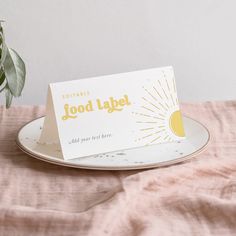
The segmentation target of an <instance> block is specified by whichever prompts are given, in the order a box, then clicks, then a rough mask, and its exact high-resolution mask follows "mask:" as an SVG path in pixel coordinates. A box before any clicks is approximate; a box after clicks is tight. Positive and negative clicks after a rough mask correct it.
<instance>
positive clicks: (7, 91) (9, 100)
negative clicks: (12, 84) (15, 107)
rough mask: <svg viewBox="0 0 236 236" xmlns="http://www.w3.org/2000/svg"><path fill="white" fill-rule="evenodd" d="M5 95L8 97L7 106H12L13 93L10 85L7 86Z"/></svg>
mask: <svg viewBox="0 0 236 236" xmlns="http://www.w3.org/2000/svg"><path fill="white" fill-rule="evenodd" d="M5 97H6V108H9V107H10V106H11V102H12V97H13V95H12V93H11V90H10V89H9V87H8V86H6V87H5Z"/></svg>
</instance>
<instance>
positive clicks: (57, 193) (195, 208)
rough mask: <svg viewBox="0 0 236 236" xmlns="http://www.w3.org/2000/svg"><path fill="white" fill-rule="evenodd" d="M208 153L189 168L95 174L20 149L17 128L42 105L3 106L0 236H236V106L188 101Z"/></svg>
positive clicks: (182, 165)
mask: <svg viewBox="0 0 236 236" xmlns="http://www.w3.org/2000/svg"><path fill="white" fill-rule="evenodd" d="M182 110H183V113H184V114H185V115H188V116H190V117H192V118H195V119H197V120H199V121H201V122H202V123H203V124H205V125H206V126H207V127H208V128H209V130H210V133H211V141H210V143H209V146H208V148H207V149H206V150H205V151H204V152H202V153H201V154H199V155H198V156H196V157H195V158H193V159H191V160H190V161H187V162H185V163H180V164H176V165H172V166H169V167H164V168H156V169H149V170H142V171H138V170H135V171H92V170H80V169H73V168H67V167H61V166H56V165H52V164H49V163H44V162H41V161H39V160H36V159H34V158H32V157H29V156H27V155H26V154H24V153H23V152H21V151H20V150H19V149H18V148H17V146H16V144H15V139H16V134H17V130H18V129H19V128H20V127H21V126H22V125H23V124H25V123H26V122H28V121H30V120H32V119H34V118H36V117H39V116H42V115H44V112H45V109H44V107H42V106H15V107H12V108H11V109H10V110H5V109H4V108H3V107H1V108H0V236H5V235H10V236H14V235H19V236H21V235H22V236H23V235H24V236H25V235H34V236H37V235H40V236H42V235H56V236H59V235H81V236H83V235H91V236H100V235H112V236H118V235H124V236H129V235H131V236H138V235H141V236H152V235H153V236H159V235H160V236H170V235H171V236H183V235H185V236H188V235H196V236H203V235H214V236H216V235H222V236H227V235H236V101H225V102H204V103H184V104H182Z"/></svg>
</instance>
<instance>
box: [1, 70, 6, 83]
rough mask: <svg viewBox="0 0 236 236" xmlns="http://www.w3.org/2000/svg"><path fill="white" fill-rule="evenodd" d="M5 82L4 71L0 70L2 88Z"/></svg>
mask: <svg viewBox="0 0 236 236" xmlns="http://www.w3.org/2000/svg"><path fill="white" fill-rule="evenodd" d="M4 80H5V74H4V72H3V70H0V86H1V85H2V84H3V82H4Z"/></svg>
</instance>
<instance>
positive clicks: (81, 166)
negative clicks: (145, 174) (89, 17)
mask: <svg viewBox="0 0 236 236" xmlns="http://www.w3.org/2000/svg"><path fill="white" fill-rule="evenodd" d="M183 116H184V117H186V118H188V119H191V120H193V121H195V122H196V123H198V124H200V125H201V126H202V127H204V129H205V130H206V131H207V134H208V138H207V141H206V143H205V144H204V145H203V146H202V147H201V148H199V149H198V150H196V151H194V152H192V153H191V154H188V155H186V156H183V157H180V158H177V159H174V160H171V161H163V162H159V163H156V164H155V163H152V164H140V165H136V166H122V167H121V166H120V167H119V166H117V167H115V166H114V167H111V166H110V167H107V166H89V165H85V164H73V163H68V162H65V160H64V159H62V160H51V159H48V158H46V157H44V156H40V155H38V154H35V153H33V152H31V151H30V150H28V149H26V148H25V147H24V146H23V145H22V144H21V142H20V140H19V133H20V132H21V130H22V129H23V128H24V127H25V126H27V125H28V124H30V123H32V122H34V121H35V120H39V119H41V118H44V117H45V116H40V117H38V118H35V119H33V120H31V121H29V122H27V123H25V124H24V125H22V126H20V128H19V130H18V131H17V136H16V140H15V142H16V145H17V146H18V148H19V149H20V150H21V151H23V152H24V153H26V154H27V155H29V156H31V157H34V158H35V159H38V160H41V161H44V162H47V163H50V164H54V165H60V166H65V167H71V168H77V169H87V170H107V171H109V170H143V169H153V168H159V167H167V166H170V165H174V164H177V163H183V162H186V161H188V160H189V159H191V158H193V157H195V156H197V155H198V154H200V153H202V152H203V151H204V150H205V149H206V147H207V146H208V144H209V142H210V140H211V135H210V131H209V130H208V128H207V127H206V126H205V125H204V124H202V123H201V122H200V121H197V120H196V119H193V118H191V117H189V116H186V115H183Z"/></svg>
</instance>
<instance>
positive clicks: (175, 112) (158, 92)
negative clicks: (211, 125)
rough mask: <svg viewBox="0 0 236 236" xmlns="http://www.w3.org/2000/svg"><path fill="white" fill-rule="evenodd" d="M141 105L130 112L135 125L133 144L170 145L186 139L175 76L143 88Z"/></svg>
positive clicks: (164, 77) (164, 78)
mask: <svg viewBox="0 0 236 236" xmlns="http://www.w3.org/2000/svg"><path fill="white" fill-rule="evenodd" d="M143 89H144V90H145V93H144V94H145V96H143V97H142V106H141V107H139V108H138V110H137V111H135V112H132V113H133V114H134V115H135V117H136V123H137V124H138V127H139V129H138V134H137V137H138V138H137V139H136V140H135V142H141V143H143V144H144V145H149V144H155V143H163V142H172V141H176V140H181V139H183V138H184V137H185V133H184V127H183V121H182V115H181V112H180V110H179V103H178V98H177V92H176V85H175V79H174V77H173V78H172V79H170V78H167V77H166V75H165V72H163V78H161V79H159V80H157V82H156V84H151V85H149V86H146V87H143Z"/></svg>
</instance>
